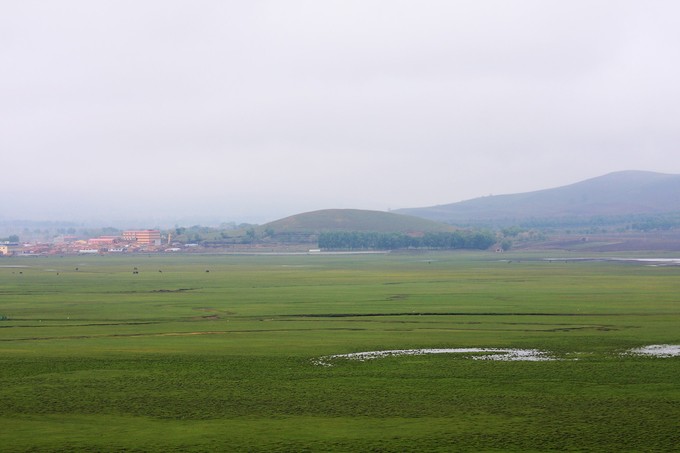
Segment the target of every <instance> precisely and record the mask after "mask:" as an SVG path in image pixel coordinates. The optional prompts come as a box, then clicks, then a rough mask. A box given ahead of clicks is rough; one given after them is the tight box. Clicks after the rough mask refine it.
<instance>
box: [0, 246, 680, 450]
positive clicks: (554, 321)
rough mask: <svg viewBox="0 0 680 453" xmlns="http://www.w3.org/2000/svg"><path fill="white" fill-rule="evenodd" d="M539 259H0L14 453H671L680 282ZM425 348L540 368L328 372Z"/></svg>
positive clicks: (3, 374) (390, 364)
mask: <svg viewBox="0 0 680 453" xmlns="http://www.w3.org/2000/svg"><path fill="white" fill-rule="evenodd" d="M546 257H547V258H554V257H551V256H549V255H547V254H543V255H539V254H530V253H522V254H520V253H515V254H512V253H511V254H503V255H499V254H492V253H488V252H476V253H471V252H470V253H468V252H456V253H452V252H451V253H449V252H446V253H445V252H441V253H417V254H409V253H403V254H397V253H392V254H385V255H324V254H309V255H304V254H303V255H279V256H275V255H270V256H246V255H241V256H239V255H170V256H168V255H138V256H102V257H96V256H77V257H50V258H43V257H39V258H38V257H36V258H6V259H2V260H0V401H2V404H0V424H1V426H2V430H0V449H2V451H549V450H579V451H677V450H678V445H680V429H679V425H678V420H680V379H678V376H680V358H679V357H654V356H644V355H639V354H631V353H630V352H629V351H630V350H631V349H633V348H639V347H643V346H648V345H660V344H664V345H679V344H680V267H677V266H651V265H648V264H649V263H635V262H600V261H555V260H553V261H546V260H544V259H543V258H546ZM424 348H459V349H465V348H500V349H538V350H540V351H544V352H545V353H546V354H547V355H548V356H549V357H550V358H552V359H553V360H542V361H521V360H520V361H503V360H477V359H479V358H483V357H484V355H485V353H453V354H427V355H392V356H386V357H381V358H376V359H372V360H363V361H362V360H351V359H341V358H339V359H333V360H330V359H328V360H325V361H322V362H321V363H320V362H319V359H321V358H327V357H329V356H333V355H338V354H348V353H355V352H364V351H383V350H402V349H424Z"/></svg>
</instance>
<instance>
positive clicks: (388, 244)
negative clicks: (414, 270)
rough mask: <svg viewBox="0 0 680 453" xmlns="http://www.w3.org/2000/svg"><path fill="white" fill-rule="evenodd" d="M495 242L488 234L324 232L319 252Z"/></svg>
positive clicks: (474, 245)
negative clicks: (421, 234)
mask: <svg viewBox="0 0 680 453" xmlns="http://www.w3.org/2000/svg"><path fill="white" fill-rule="evenodd" d="M495 242H496V236H495V235H494V234H493V233H491V232H488V231H454V232H451V233H425V234H424V235H423V236H418V237H415V236H409V235H408V234H403V233H365V232H358V231H352V232H341V231H334V232H325V233H321V234H319V248H322V249H332V250H395V249H407V248H418V249H421V248H425V249H479V250H485V249H488V248H489V247H491V246H492V245H493V244H494V243H495Z"/></svg>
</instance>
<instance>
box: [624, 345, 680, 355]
mask: <svg viewBox="0 0 680 453" xmlns="http://www.w3.org/2000/svg"><path fill="white" fill-rule="evenodd" d="M627 354H633V355H642V356H649V357H661V358H668V357H680V345H677V344H652V345H649V346H642V347H640V348H634V349H630V350H628V352H627Z"/></svg>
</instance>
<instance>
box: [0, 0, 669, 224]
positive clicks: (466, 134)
mask: <svg viewBox="0 0 680 453" xmlns="http://www.w3.org/2000/svg"><path fill="white" fill-rule="evenodd" d="M0 4H1V6H2V10H1V13H0V152H1V155H2V167H1V168H2V176H0V189H1V190H2V192H1V193H2V210H0V219H62V220H77V221H81V220H101V221H102V222H103V223H107V222H108V223H111V222H114V221H115V222H118V223H120V222H121V221H125V222H127V223H128V224H129V225H127V226H138V227H144V226H151V225H148V224H147V223H153V222H160V221H161V220H163V221H168V219H170V221H171V222H176V221H178V222H179V223H182V222H184V221H186V222H191V221H193V220H194V219H204V220H205V219H215V220H217V221H237V222H242V221H252V222H257V223H263V222H266V221H269V220H275V219H277V218H280V217H284V216H287V215H292V214H296V213H299V212H303V211H310V210H315V209H324V208H360V209H376V210H387V209H396V208H403V207H420V206H430V205H434V204H443V203H450V202H455V201H461V200H465V199H470V198H475V197H478V196H484V195H488V194H502V193H515V192H525V191H531V190H537V189H544V188H549V187H555V186H560V185H565V184H569V183H573V182H577V181H580V180H583V179H587V178H590V177H595V176H599V175H602V174H605V173H609V172H612V171H617V170H628V169H637V170H652V171H659V172H665V173H680V149H679V146H678V144H679V143H680V26H678V17H680V2H677V1H675V0H668V1H654V0H651V1H650V0H645V1H642V0H640V1H621V0H612V1H597V0H587V1H585V0H583V1H578V0H569V1H557V0H554V1H551V0H536V1H513V0H497V1H490V0H470V1H453V0H449V1H428V0H418V1H415V0H413V1H399V0H379V1H378V0H373V1H372V0H357V1H353V0H337V1H324V0H313V1H286V0H278V1H253V0H248V1H218V0H214V1H200V0H198V1H197V0H192V1H189V0H186V1H174V0H148V1H144V0H135V1H121V0H111V1H103V0H97V1H91V0H82V1H69V0H60V1H30V0H22V1H10V0H0ZM121 219H122V220H121ZM206 222H207V220H206ZM132 224H134V225H132Z"/></svg>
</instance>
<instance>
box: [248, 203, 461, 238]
mask: <svg viewBox="0 0 680 453" xmlns="http://www.w3.org/2000/svg"><path fill="white" fill-rule="evenodd" d="M261 228H262V229H271V230H274V231H275V232H276V233H298V232H324V231H366V232H377V233H411V232H436V231H452V229H453V228H452V227H451V226H449V225H445V224H442V223H439V222H435V221H431V220H426V219H422V218H419V217H413V216H409V215H403V214H393V213H391V212H382V211H367V210H360V209H324V210H321V211H313V212H306V213H302V214H297V215H294V216H290V217H286V218H284V219H280V220H276V221H274V222H270V223H267V224H266V225H262V226H261Z"/></svg>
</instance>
